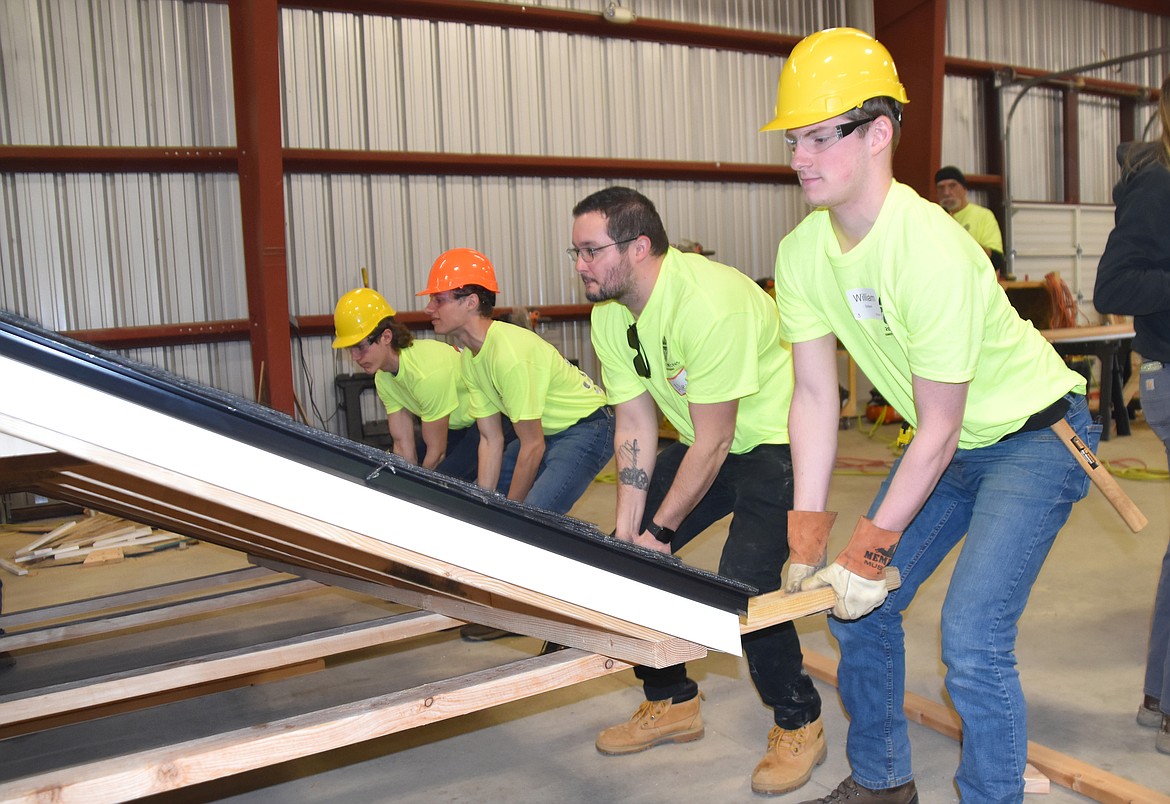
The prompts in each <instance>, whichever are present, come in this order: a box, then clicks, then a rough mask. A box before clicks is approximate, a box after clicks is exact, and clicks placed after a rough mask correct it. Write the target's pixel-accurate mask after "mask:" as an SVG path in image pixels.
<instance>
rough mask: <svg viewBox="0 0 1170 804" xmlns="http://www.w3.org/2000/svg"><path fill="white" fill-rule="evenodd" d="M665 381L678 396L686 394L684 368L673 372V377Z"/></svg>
mask: <svg viewBox="0 0 1170 804" xmlns="http://www.w3.org/2000/svg"><path fill="white" fill-rule="evenodd" d="M667 382H669V383H670V387H671V388H673V389H674V391H675V393H676V394H678V395H679V396H686V395H687V370H686V369H682V370H680V371H679V372H678V374H675V375H674V376H673V377H671V378H669V379H668V380H667Z"/></svg>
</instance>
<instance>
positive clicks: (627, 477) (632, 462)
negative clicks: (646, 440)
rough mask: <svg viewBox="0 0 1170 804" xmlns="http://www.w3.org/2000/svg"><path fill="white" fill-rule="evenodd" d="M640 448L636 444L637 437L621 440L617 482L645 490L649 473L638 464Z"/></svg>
mask: <svg viewBox="0 0 1170 804" xmlns="http://www.w3.org/2000/svg"><path fill="white" fill-rule="evenodd" d="M641 451H642V448H641V447H639V446H638V439H636V438H635V439H634V440H633V441H626V442H623V443H622V445H621V446H620V447H618V466H619V467H620V468H619V469H618V482H619V483H621V484H622V485H623V486H633V487H634V488H636V489H640V490H642V491H645V490H646V489H647V488H649V487H650V475H648V474H646V470H645V469H643V468H642V467H640V466H638V453H640V452H641Z"/></svg>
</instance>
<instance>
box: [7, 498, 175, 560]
mask: <svg viewBox="0 0 1170 804" xmlns="http://www.w3.org/2000/svg"><path fill="white" fill-rule="evenodd" d="M8 530H9V531H10V532H12V531H15V532H17V533H27V534H28V535H29V536H30V537H31V538H32V540H31V541H30V542H29V543H28V544H26V545H25V546H24V547H21V548H20V549H18V550H17V551H16V552H15V553H14V554H13V555H12V557H11V558H10V559H5V558H0V567H2V568H3V569H5V570H7V571H8V572H11V573H13V574H14V575H25V574H27V573H28V570H29V568H30V567H33V566H36V567H51V566H59V565H62V564H78V563H85V564H89V565H93V564H106V563H111V562H116V561H121V560H123V559H124V558H126V556H133V555H141V554H143V553H153V552H156V551H158V550H163V549H167V548H170V547H186V546H187V545H189V544H194V543H195V540H194V539H190V538H187V537H185V536H180V535H178V534H176V533H171V532H170V531H165V530H158V529H156V528H151V527H149V526H147V525H140V524H138V523H137V522H131V521H130V520H128V519H122V518H121V517H117V516H113V515H111V514H104V513H101V512H98V511H91V510H88V509H87V510H86V511H85V512H84V515H83V516H79V517H77V518H75V519H67V520H65V521H63V522H54V523H52V524H26V525H20V526H16V527H10V528H9V529H8Z"/></svg>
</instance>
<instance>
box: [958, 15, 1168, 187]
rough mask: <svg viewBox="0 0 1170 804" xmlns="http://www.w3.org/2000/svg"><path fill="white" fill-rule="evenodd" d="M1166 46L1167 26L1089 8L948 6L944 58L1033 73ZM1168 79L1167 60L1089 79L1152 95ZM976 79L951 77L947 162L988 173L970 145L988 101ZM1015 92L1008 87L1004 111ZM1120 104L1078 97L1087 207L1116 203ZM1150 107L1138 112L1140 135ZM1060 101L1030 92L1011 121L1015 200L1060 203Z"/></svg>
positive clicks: (978, 147) (1159, 20)
mask: <svg viewBox="0 0 1170 804" xmlns="http://www.w3.org/2000/svg"><path fill="white" fill-rule="evenodd" d="M1166 45H1170V20H1168V19H1167V18H1166V17H1156V16H1153V15H1150V14H1143V13H1140V12H1137V11H1130V10H1128V9H1123V8H1118V7H1116V6H1110V5H1104V4H1101V3H1095V2H1091V1H1090V0H948V2H947V55H949V56H955V57H958V58H965V59H972V60H975V61H986V62H994V63H1001V64H1012V65H1016V66H1019V67H1029V68H1033V69H1036V70H1047V71H1057V70H1066V69H1070V68H1073V67H1078V66H1081V65H1086V64H1094V63H1096V62H1100V61H1106V60H1109V59H1113V58H1117V57H1120V56H1125V55H1128V54H1133V53H1139V52H1143V51H1146V50H1151V49H1153V48H1158V47H1164V46H1166ZM1167 73H1170V55H1166V54H1162V55H1160V56H1156V57H1153V58H1147V59H1142V60H1140V61H1133V62H1129V63H1126V64H1121V65H1117V66H1114V67H1109V68H1101V69H1097V70H1093V71H1090V72H1087V73H1085V74H1084V75H1085V76H1087V77H1091V78H1098V79H1103V80H1108V81H1117V82H1122V83H1128V84H1138V85H1141V86H1147V87H1156V86H1158V85H1159V84H1161V83H1162V79H1163V78H1164V77H1165V76H1166V75H1167ZM976 83H977V82H975V81H973V80H971V79H964V78H958V77H954V76H952V77H948V78H947V79H946V85H945V89H944V106H945V108H946V119H945V121H944V125H943V161H944V162H945V163H949V164H955V165H960V166H966V165H969V166H971V167H969V168H968V169H969V170H971V172H974V173H982V172H985V165H986V154H985V153H983V152H982V144H981V143H978V142H973V141H972V138H973V137H976V136H978V132H979V130H980V129H979V126H978V125H975V126H973V127H972V125H971V124H972V123H973V122H975V121H981V120H982V109H983V106H982V102H981V99H980V98H979V97H976V94H977V93H976V91H975V90H973V89H972V85H974V84H976ZM1017 94H1018V93H1017V92H1016V91H1015V90H1011V89H1009V90H1008V91H1007V94H1006V101H1005V108H1004V112H1005V114H1006V112H1007V107H1008V106H1010V104H1011V103H1012V101H1013V100H1014V99H1015V97H1016V95H1017ZM1116 110H1117V102H1116V100H1112V99H1106V98H1100V97H1094V96H1091V95H1082V96H1081V98H1080V106H1079V120H1078V126H1077V133H1078V136H1079V138H1080V156H1081V158H1080V182H1081V201H1082V202H1083V203H1089V204H1092V203H1103V204H1108V203H1111V196H1110V193H1111V191H1112V188H1113V184H1114V182H1116V181H1117V178H1118V176H1119V170H1118V167H1117V165H1116V163H1115V161H1114V158H1113V152H1114V149H1115V148H1116V147H1117V142H1118V139H1119V131H1118V126H1117V114H1116ZM1151 113H1152V109H1150V108H1148V107H1147V108H1144V109H1143V110H1141V112H1140V113H1139V124H1138V130H1139V131H1141V130H1142V128H1143V127H1144V125H1145V123H1146V122H1147V120H1148V119H1149V116H1150V114H1151ZM1061 126H1062V123H1061V114H1060V98H1059V94H1058V93H1057V92H1056V91H1054V90H1051V89H1047V90H1043V89H1033V90H1031V91H1030V92H1028V93H1027V94H1026V95H1025V96H1024V99H1023V100H1021V101H1020V104H1019V107H1018V109H1017V111H1016V114H1015V116H1014V117H1013V119H1012V121H1011V141H1010V146H1011V149H1010V150H1011V164H1010V166H1008V167H1007V168H1005V169H1008V170H1010V174H1011V192H1012V196H1013V197H1014V198H1015V199H1016V200H1019V201H1058V200H1062V199H1063V198H1064V186H1063V183H1062V180H1061V160H1062V159H1063V158H1064V156H1063V149H1062V145H1061Z"/></svg>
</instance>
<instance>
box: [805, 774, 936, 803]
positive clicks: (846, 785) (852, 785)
mask: <svg viewBox="0 0 1170 804" xmlns="http://www.w3.org/2000/svg"><path fill="white" fill-rule="evenodd" d="M846 802H848V804H918V790H917V789H915V787H914V780H913V779H911V780H910V781H908V782H906V783H905V784H900V785H898V786H897V787H887V788H886V789H885V790H870V789H869V788H868V787H862V786H861V785H859V784H858V783H857V782H855V781H853V777H852V776H847V777H846V778H845V781H843V782H841V784H839V785H837V789H836V790H834V791H833V792H832V793H829V795H827V796H825V797H824V798H818V799H816V800H815V801H814V800H811V799H810V800H809V801H802V802H801V804H846Z"/></svg>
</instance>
